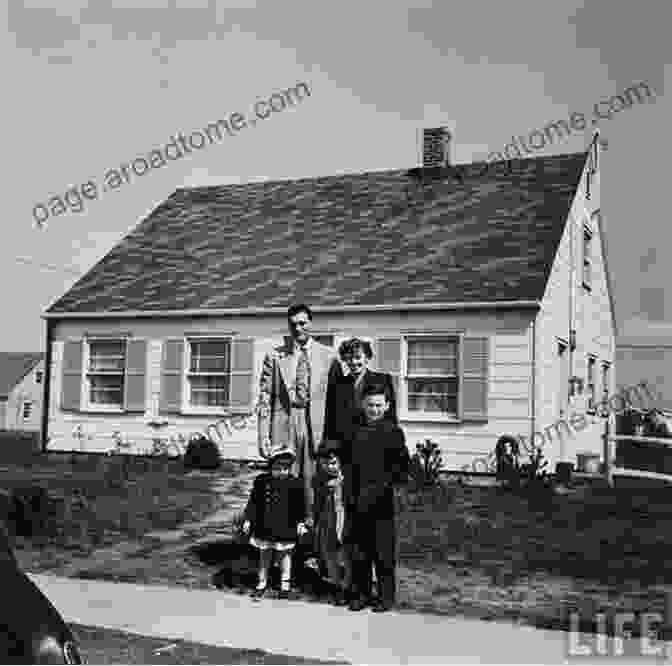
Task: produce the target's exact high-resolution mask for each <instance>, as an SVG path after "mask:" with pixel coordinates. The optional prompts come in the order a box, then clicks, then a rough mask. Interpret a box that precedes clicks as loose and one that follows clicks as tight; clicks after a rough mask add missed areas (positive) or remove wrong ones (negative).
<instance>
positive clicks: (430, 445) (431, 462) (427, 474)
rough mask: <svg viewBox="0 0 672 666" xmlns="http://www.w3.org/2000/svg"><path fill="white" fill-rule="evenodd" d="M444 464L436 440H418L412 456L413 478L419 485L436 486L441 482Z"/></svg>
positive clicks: (411, 472) (411, 471)
mask: <svg viewBox="0 0 672 666" xmlns="http://www.w3.org/2000/svg"><path fill="white" fill-rule="evenodd" d="M442 464H443V461H442V460H441V449H440V448H439V445H438V444H437V443H436V442H433V441H432V440H431V439H425V441H424V442H418V443H417V444H416V445H415V453H414V454H413V456H412V457H411V468H410V474H411V478H412V479H413V481H415V483H416V485H418V486H435V485H437V484H438V482H439V472H440V470H441V466H442Z"/></svg>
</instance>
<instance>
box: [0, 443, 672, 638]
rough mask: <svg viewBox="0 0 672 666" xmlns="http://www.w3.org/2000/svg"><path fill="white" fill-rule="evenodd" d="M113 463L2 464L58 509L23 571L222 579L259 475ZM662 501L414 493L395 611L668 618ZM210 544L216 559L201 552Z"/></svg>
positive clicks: (196, 582) (401, 516) (584, 491)
mask: <svg viewBox="0 0 672 666" xmlns="http://www.w3.org/2000/svg"><path fill="white" fill-rule="evenodd" d="M112 461H113V462H109V459H108V460H106V459H104V458H98V457H93V456H90V457H83V458H81V459H79V460H78V461H77V462H74V463H73V462H72V460H71V458H70V456H64V455H62V454H56V455H54V454H52V455H51V456H40V457H38V458H36V459H35V460H32V461H31V463H30V464H29V465H26V464H23V463H22V464H18V463H15V464H11V465H1V464H0V488H5V489H7V488H14V487H19V486H25V485H42V486H43V487H45V488H46V489H47V490H48V492H49V494H50V495H51V496H54V497H56V498H61V499H62V507H63V509H64V510H63V511H62V512H61V513H59V514H57V515H56V516H55V518H54V525H55V529H54V530H52V533H51V534H48V535H42V536H36V537H31V538H27V537H16V539H15V549H16V554H17V558H18V559H19V562H20V563H21V565H22V566H23V567H24V568H25V569H26V570H28V571H33V572H40V573H52V574H57V575H64V576H73V577H80V578H90V579H105V580H118V581H128V582H137V583H147V584H154V583H160V584H168V585H181V586H186V587H198V588H211V587H212V586H213V582H217V581H225V580H226V579H227V576H225V575H221V574H222V571H223V570H222V565H224V562H219V561H217V558H216V557H215V558H214V559H213V558H210V557H209V556H206V551H207V552H211V554H212V553H215V552H217V548H216V547H215V546H216V545H217V544H218V543H220V544H223V545H225V544H226V543H227V542H228V543H230V542H231V540H232V538H233V525H232V521H233V518H234V516H235V515H236V514H237V513H238V512H239V511H240V510H241V509H242V507H243V506H244V504H245V501H246V500H247V496H248V492H249V489H250V486H251V482H252V479H253V478H254V476H255V475H256V474H257V472H254V471H251V470H247V469H246V468H240V467H235V466H233V465H230V466H229V467H227V468H225V469H223V470H220V471H217V472H207V473H202V472H201V473H189V474H185V472H184V471H183V470H182V468H181V466H180V465H179V462H169V463H162V462H160V461H153V460H150V461H146V462H145V463H143V464H133V465H131V466H130V468H129V469H128V470H127V471H126V472H125V474H126V475H127V479H126V480H124V481H123V482H120V481H119V479H120V476H122V475H123V474H124V472H123V469H120V468H119V467H114V464H115V463H116V464H117V465H118V464H119V462H120V461H115V460H114V459H112ZM108 465H109V467H108ZM75 489H79V490H80V491H81V497H83V498H84V499H83V500H82V501H81V502H80V501H79V500H77V501H75V494H74V490H75ZM670 499H671V498H670V496H669V492H665V491H650V492H647V493H642V492H637V491H633V490H625V489H610V488H607V487H606V486H604V484H602V483H600V482H599V481H597V482H591V483H590V484H588V483H582V484H577V485H576V487H575V488H573V489H572V490H571V492H569V493H568V494H566V495H554V494H552V493H545V494H544V493H539V494H536V495H534V496H532V497H530V498H529V499H528V498H525V497H523V496H520V495H516V494H513V493H509V492H505V491H502V490H500V489H498V488H496V487H491V486H469V485H461V484H458V483H457V482H455V481H450V480H444V481H443V482H442V484H441V485H440V486H439V487H438V488H436V489H433V490H423V491H421V492H419V493H414V492H409V491H407V490H403V491H401V492H400V493H399V497H398V500H399V501H398V509H399V511H398V541H399V543H398V552H399V568H398V581H399V585H398V588H399V591H398V601H399V605H400V607H401V608H402V609H408V610H413V611H423V612H433V613H442V614H451V615H467V616H474V617H482V618H489V619H495V618H506V619H509V620H514V621H520V622H525V623H532V624H534V625H537V626H543V627H549V628H567V626H568V613H569V612H570V611H574V610H578V611H579V613H580V616H581V618H582V620H583V621H584V623H583V624H582V625H581V630H582V631H591V630H592V629H593V628H594V627H593V626H592V625H591V624H590V621H591V620H592V619H593V618H594V617H595V614H596V613H597V612H605V613H607V615H609V614H611V613H615V612H623V611H631V612H642V611H646V612H660V613H662V612H663V604H664V599H663V594H662V592H661V591H660V589H659V588H658V587H657V586H659V585H660V584H663V583H668V584H670V585H672V561H669V562H668V558H667V553H668V552H670V547H671V546H672V502H670ZM68 505H69V506H70V508H69V509H68ZM208 544H210V545H212V546H213V548H210V549H209V550H208V548H205V549H204V548H203V546H204V545H206V546H207V545H208ZM45 546H48V547H45ZM219 552H221V553H225V552H227V551H226V548H224V547H222V548H220V549H219ZM218 574H220V576H219V577H218ZM234 578H235V577H234ZM224 586H228V587H231V585H226V584H224ZM636 629H637V628H636V627H635V633H636Z"/></svg>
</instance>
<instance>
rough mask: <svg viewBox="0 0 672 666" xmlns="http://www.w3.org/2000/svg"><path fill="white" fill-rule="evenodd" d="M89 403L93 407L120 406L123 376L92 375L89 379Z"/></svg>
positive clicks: (122, 395) (122, 394) (122, 393)
mask: <svg viewBox="0 0 672 666" xmlns="http://www.w3.org/2000/svg"><path fill="white" fill-rule="evenodd" d="M89 385H90V387H91V388H90V393H89V402H91V404H94V405H118V406H121V405H122V403H123V397H124V377H123V375H92V376H90V377H89Z"/></svg>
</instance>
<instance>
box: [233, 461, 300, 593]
mask: <svg viewBox="0 0 672 666" xmlns="http://www.w3.org/2000/svg"><path fill="white" fill-rule="evenodd" d="M294 458H295V456H294V452H293V451H291V450H290V449H281V450H279V451H276V452H275V453H273V454H272V455H271V456H270V465H271V471H270V473H269V472H264V473H263V474H260V475H259V476H258V477H257V478H256V479H255V480H254V484H253V486H252V492H251V494H250V498H249V501H248V503H247V507H246V508H245V515H244V522H243V533H244V534H250V535H251V536H250V544H252V545H253V546H254V547H255V548H258V549H259V582H258V583H257V587H256V589H255V590H254V592H253V593H252V596H253V597H254V598H257V599H258V598H260V597H262V596H264V594H265V592H266V587H267V585H268V572H269V569H270V567H271V563H272V561H273V554H274V553H277V554H278V557H279V559H280V595H279V596H280V598H281V599H288V598H289V591H290V580H291V575H292V553H293V551H294V548H295V546H296V542H297V537H299V536H302V535H303V534H306V533H307V531H308V528H307V527H306V521H307V516H306V501H305V494H304V489H303V484H302V483H301V481H300V480H299V479H297V478H296V477H294V476H292V475H291V467H292V464H293V463H294Z"/></svg>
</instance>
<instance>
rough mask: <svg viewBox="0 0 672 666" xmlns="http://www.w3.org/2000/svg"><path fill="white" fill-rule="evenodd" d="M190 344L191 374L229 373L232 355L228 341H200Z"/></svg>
mask: <svg viewBox="0 0 672 666" xmlns="http://www.w3.org/2000/svg"><path fill="white" fill-rule="evenodd" d="M190 344H191V363H190V370H191V372H229V370H230V363H231V355H230V353H229V352H230V345H229V341H228V340H200V341H198V342H196V341H192V342H191V343H190Z"/></svg>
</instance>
